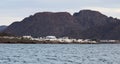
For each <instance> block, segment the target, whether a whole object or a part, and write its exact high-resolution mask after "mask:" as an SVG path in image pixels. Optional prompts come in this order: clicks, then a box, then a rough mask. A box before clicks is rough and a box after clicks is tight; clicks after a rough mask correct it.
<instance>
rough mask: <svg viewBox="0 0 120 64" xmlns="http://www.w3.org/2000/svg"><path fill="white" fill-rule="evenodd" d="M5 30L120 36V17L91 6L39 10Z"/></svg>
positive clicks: (13, 32)
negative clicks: (88, 7) (62, 10)
mask: <svg viewBox="0 0 120 64" xmlns="http://www.w3.org/2000/svg"><path fill="white" fill-rule="evenodd" d="M4 32H6V33H10V34H14V35H18V36H23V35H31V36H33V37H41V36H42V37H43V36H48V35H54V36H57V37H64V36H68V37H71V38H90V39H120V20H119V19H117V18H113V17H108V16H106V15H104V14H102V13H100V12H98V11H92V10H81V11H80V12H76V13H74V14H73V15H71V14H69V13H68V12H57V13H53V12H39V13H36V14H34V15H31V16H29V17H27V18H25V19H23V20H22V21H21V22H14V23H12V24H11V25H10V26H8V27H7V29H5V30H4Z"/></svg>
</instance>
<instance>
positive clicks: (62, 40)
mask: <svg viewBox="0 0 120 64" xmlns="http://www.w3.org/2000/svg"><path fill="white" fill-rule="evenodd" d="M23 38H29V39H31V40H38V41H51V42H66V43H73V42H76V43H97V42H96V41H92V40H90V39H70V38H69V37H61V38H56V37H55V36H46V37H39V38H32V37H31V36H23Z"/></svg>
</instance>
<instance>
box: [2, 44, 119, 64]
mask: <svg viewBox="0 0 120 64" xmlns="http://www.w3.org/2000/svg"><path fill="white" fill-rule="evenodd" d="M0 64H120V44H0Z"/></svg>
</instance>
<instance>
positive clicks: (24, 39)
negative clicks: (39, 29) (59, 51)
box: [0, 36, 120, 44]
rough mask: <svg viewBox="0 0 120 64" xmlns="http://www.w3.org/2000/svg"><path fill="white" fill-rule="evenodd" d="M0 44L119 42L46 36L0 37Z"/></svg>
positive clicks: (117, 41)
mask: <svg viewBox="0 0 120 64" xmlns="http://www.w3.org/2000/svg"><path fill="white" fill-rule="evenodd" d="M1 40H3V41H1ZM0 41H1V43H4V42H5V43H30V44H31V43H33V44H34V43H37V44H100V43H119V42H120V41H119V40H97V39H73V38H69V37H61V38H57V37H56V36H46V37H38V38H33V37H32V36H22V37H13V36H2V37H0Z"/></svg>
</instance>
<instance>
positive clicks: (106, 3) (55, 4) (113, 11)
mask: <svg viewBox="0 0 120 64" xmlns="http://www.w3.org/2000/svg"><path fill="white" fill-rule="evenodd" d="M82 9H91V10H97V11H100V12H102V13H103V14H105V15H107V16H113V17H117V18H120V0H0V25H9V24H11V23H12V22H14V21H21V20H22V19H23V18H25V17H28V16H29V15H33V14H34V13H36V12H43V11H52V12H62V11H68V12H70V13H71V14H73V13H74V12H79V11H80V10H82Z"/></svg>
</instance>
